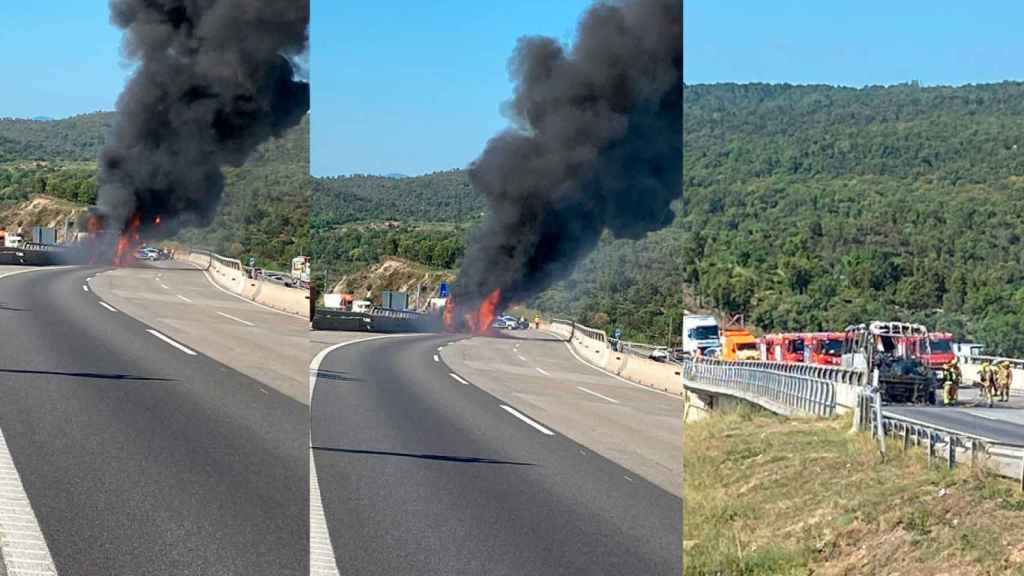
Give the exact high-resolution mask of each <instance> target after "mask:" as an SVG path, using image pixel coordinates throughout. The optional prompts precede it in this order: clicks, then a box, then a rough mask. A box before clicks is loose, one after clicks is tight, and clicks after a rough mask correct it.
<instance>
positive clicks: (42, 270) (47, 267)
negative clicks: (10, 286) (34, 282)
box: [0, 265, 74, 280]
mask: <svg viewBox="0 0 1024 576" xmlns="http://www.w3.org/2000/svg"><path fill="white" fill-rule="evenodd" d="M65 268H74V266H71V265H68V266H46V267H44V268H29V269H28V270H15V271H13V272H4V273H3V274H0V280H2V279H4V278H7V277H9V276H17V275H18V274H28V273H29V272H45V271H47V270H63V269H65Z"/></svg>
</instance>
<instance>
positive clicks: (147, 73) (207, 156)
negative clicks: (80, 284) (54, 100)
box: [98, 0, 309, 236]
mask: <svg viewBox="0 0 1024 576" xmlns="http://www.w3.org/2000/svg"><path fill="white" fill-rule="evenodd" d="M110 11H111V20H112V22H113V23H114V24H115V25H117V26H118V27H120V28H122V29H124V41H123V46H122V50H123V52H124V54H125V56H126V57H128V58H129V59H131V60H133V61H135V62H137V64H138V66H137V68H136V70H135V72H134V75H133V76H132V77H131V79H130V80H129V82H128V85H127V87H126V88H125V90H124V92H123V93H122V94H121V96H120V98H119V99H118V102H117V119H116V123H115V125H114V128H113V132H112V134H111V137H110V139H109V141H108V143H107V145H106V147H105V148H104V149H103V151H102V153H101V158H100V190H99V200H98V205H99V207H100V209H101V210H102V212H103V213H104V214H105V216H106V218H107V229H108V230H113V231H117V232H119V231H121V230H124V229H125V227H126V226H128V225H129V223H130V221H131V220H132V219H133V217H134V216H138V217H139V220H140V221H141V223H142V228H143V230H144V231H147V229H150V230H148V232H149V233H148V234H147V235H148V236H154V235H160V236H164V235H169V234H172V233H173V232H174V230H175V229H176V228H178V227H180V226H206V225H209V224H210V222H211V221H212V219H213V217H214V215H215V214H216V211H217V207H218V205H219V204H220V198H221V193H222V192H223V189H224V176H223V174H222V173H221V167H222V166H239V165H241V164H242V163H244V162H245V160H246V158H247V157H248V156H249V154H250V153H251V152H252V151H253V150H254V149H255V148H256V147H257V146H258V145H259V144H260V143H262V142H264V141H265V140H268V139H269V138H271V137H276V136H279V135H281V134H282V133H283V132H285V131H286V130H287V129H288V128H290V127H292V126H294V125H295V124H297V123H298V122H299V121H300V120H301V119H302V117H303V115H304V114H305V113H306V111H307V110H308V109H309V84H308V83H307V82H305V81H303V80H301V79H299V78H297V76H298V75H299V74H300V72H299V71H297V69H296V66H295V65H294V61H295V60H296V59H297V58H299V57H301V55H302V54H304V53H305V52H306V50H307V46H308V25H309V0H111V2H110ZM157 216H160V218H161V221H162V223H163V224H162V226H160V227H159V229H158V230H152V228H153V223H154V222H155V219H156V217H157Z"/></svg>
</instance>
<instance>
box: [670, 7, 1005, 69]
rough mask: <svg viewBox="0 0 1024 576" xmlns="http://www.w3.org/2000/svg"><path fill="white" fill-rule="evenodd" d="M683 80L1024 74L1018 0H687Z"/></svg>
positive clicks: (684, 20)
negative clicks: (769, 0) (978, 0)
mask: <svg viewBox="0 0 1024 576" xmlns="http://www.w3.org/2000/svg"><path fill="white" fill-rule="evenodd" d="M685 6H686V8H685V14H684V19H683V22H684V27H685V28H684V33H683V34H684V60H683V67H684V72H683V76H684V79H685V81H686V82H687V83H691V84H697V83H705V82H726V81H728V82H789V83H792V84H819V83H820V84H841V85H847V86H857V87H860V86H865V85H873V84H896V83H901V82H909V81H912V80H917V81H919V82H921V84H925V85H937V84H943V85H961V84H970V83H985V82H999V81H1002V80H1020V79H1022V78H1024V73H1022V71H1024V34H1022V33H1021V22H1022V21H1024V3H1021V2H1013V1H1009V0H994V1H987V2H964V1H961V0H958V1H952V0H937V1H931V2H929V1H925V0H898V1H897V0H887V1H883V0H859V1H853V0H842V1H834V0H829V1H819V2H813V1H811V0H773V1H771V2H761V1H759V0H758V1H755V0H731V1H724V2H718V1H712V0H690V1H689V2H687V3H686V4H685Z"/></svg>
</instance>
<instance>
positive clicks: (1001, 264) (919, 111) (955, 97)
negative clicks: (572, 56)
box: [313, 83, 1024, 355]
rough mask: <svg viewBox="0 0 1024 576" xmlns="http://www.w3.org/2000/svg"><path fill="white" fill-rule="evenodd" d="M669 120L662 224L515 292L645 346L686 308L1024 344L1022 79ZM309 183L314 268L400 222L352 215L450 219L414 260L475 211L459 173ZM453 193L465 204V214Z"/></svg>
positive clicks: (693, 107)
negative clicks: (317, 244)
mask: <svg viewBox="0 0 1024 576" xmlns="http://www.w3.org/2000/svg"><path fill="white" fill-rule="evenodd" d="M684 133H685V136H684V143H685V147H684V187H685V191H686V193H685V198H684V199H682V200H680V201H678V202H676V204H675V206H674V210H675V212H676V214H678V215H679V216H678V217H677V218H676V221H675V222H674V223H673V224H672V225H671V226H670V227H668V228H667V229H665V230H662V231H660V232H656V233H654V234H652V235H650V236H649V237H648V238H645V239H643V240H639V241H630V240H617V239H614V238H610V237H605V238H604V239H602V242H601V246H600V248H599V249H598V250H597V251H596V252H595V253H594V254H592V255H590V256H589V257H588V258H586V259H585V260H584V261H583V262H581V263H580V265H579V266H578V267H577V270H576V272H575V273H574V274H573V276H572V277H571V278H569V279H567V280H565V281H563V282H561V283H559V284H557V285H556V286H555V287H553V288H552V289H551V290H549V291H547V292H546V293H544V294H542V295H541V296H540V297H538V298H537V299H536V301H535V302H532V303H531V304H533V305H534V306H537V307H539V308H541V309H544V310H547V311H549V312H552V313H558V314H567V315H571V316H574V317H576V318H579V319H581V320H583V321H586V322H590V323H592V324H595V325H598V326H601V327H605V328H608V329H609V330H610V329H612V328H614V327H620V328H622V329H623V330H624V332H625V334H626V336H627V337H630V338H638V339H647V340H652V341H659V342H666V341H667V338H668V335H669V328H670V326H674V327H675V328H674V329H673V330H672V332H678V325H679V318H680V315H681V314H682V311H683V309H684V308H685V309H690V310H694V309H713V310H716V311H719V312H721V313H722V314H724V315H730V316H731V315H734V314H742V315H744V316H745V318H746V320H747V321H748V323H750V324H752V325H754V326H755V327H757V328H758V329H761V330H816V329H842V328H843V327H845V326H846V325H847V324H850V323H857V322H863V321H868V320H872V319H886V318H888V319H905V320H915V321H923V322H925V323H927V324H928V325H929V326H930V327H932V328H935V329H948V330H951V331H953V332H955V333H956V334H957V336H958V337H961V338H973V339H976V340H979V341H981V342H983V343H985V344H987V345H988V347H989V350H990V351H992V352H997V353H1007V354H1017V355H1019V354H1024V283H1022V280H1024V266H1022V264H1024V252H1022V250H1021V248H1022V246H1021V243H1022V238H1024V194H1022V192H1024V84H1020V83H1003V84H995V85H981V86H965V87H959V88H947V87H935V88H923V87H920V86H917V85H916V84H906V85H899V86H891V87H869V88H865V89H851V88H836V87H829V86H789V85H764V84H749V85H734V84H720V85H697V86H687V87H686V88H685V113H684ZM325 183H327V184H329V185H327V186H325V185H324V184H325ZM317 186H318V187H317V192H316V193H315V196H316V198H315V201H314V215H313V222H314V233H316V234H322V235H323V234H326V235H333V236H336V237H337V238H342V237H344V238H345V241H344V242H340V241H339V242H338V246H343V248H339V249H331V250H327V251H325V253H324V256H325V262H330V263H332V264H334V263H346V262H347V263H350V264H351V263H353V262H356V261H361V260H363V259H366V258H367V257H369V256H372V255H377V254H382V253H387V252H390V251H393V247H394V246H396V244H395V243H394V242H393V241H390V240H388V241H385V242H384V243H382V241H381V240H380V238H379V236H381V235H394V236H396V237H397V236H399V235H400V234H403V233H405V232H406V230H404V229H399V230H391V231H381V230H379V229H372V228H367V227H363V228H362V230H363V232H360V229H359V228H358V227H353V226H352V225H351V223H352V222H356V221H359V220H374V219H388V218H394V219H399V220H405V219H412V220H415V221H418V222H421V223H423V222H427V221H431V220H433V221H436V222H444V223H448V224H453V223H458V222H459V221H460V220H461V221H462V222H463V223H464V225H465V226H464V227H463V228H459V227H456V226H450V227H449V228H447V229H446V230H445V231H443V232H436V233H435V234H436V235H435V236H433V237H431V238H430V239H428V240H424V241H423V242H424V244H425V245H424V246H423V247H422V248H420V249H418V252H419V253H420V254H425V255H428V256H427V257H426V258H421V257H417V256H416V255H415V254H413V255H411V256H410V254H409V253H408V252H407V253H406V254H405V256H406V257H409V258H411V259H413V260H417V261H420V262H424V263H427V264H432V262H431V261H430V257H431V256H432V255H433V254H434V252H435V251H434V250H432V249H431V248H432V247H433V248H436V247H437V246H438V245H439V244H442V243H444V242H447V241H449V240H451V239H453V238H458V239H462V238H464V237H465V229H467V228H468V227H470V226H472V224H473V223H475V222H477V221H478V214H479V211H480V210H482V209H483V204H482V202H481V199H480V198H478V197H476V196H475V195H474V194H473V193H472V190H471V189H468V188H467V186H468V184H466V179H465V174H464V173H462V172H459V171H455V172H445V173H440V174H433V175H428V176H423V177H419V178H409V179H397V180H396V179H388V178H376V177H354V178H335V179H329V180H326V181H325V180H320V181H318V183H317ZM432 198H437V199H438V202H432V201H431V199H432ZM455 199H459V200H460V201H461V203H462V206H463V207H465V206H473V208H472V210H465V208H464V211H465V213H464V214H463V216H462V218H463V219H464V220H462V219H460V218H458V215H457V214H456V215H453V214H452V211H451V207H452V206H453V200H455ZM456 205H457V204H456ZM345 224H348V225H347V226H345ZM371 231H372V234H371ZM361 233H365V234H366V236H365V237H366V243H365V246H366V247H370V246H372V247H373V248H372V249H370V250H361V248H363V247H364V246H362V245H360V244H359V240H358V238H359V234H361ZM446 235H447V237H446ZM382 245H383V246H384V248H381V246H382ZM346 250H347V252H346ZM353 250H355V252H353Z"/></svg>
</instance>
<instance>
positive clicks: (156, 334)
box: [146, 328, 197, 356]
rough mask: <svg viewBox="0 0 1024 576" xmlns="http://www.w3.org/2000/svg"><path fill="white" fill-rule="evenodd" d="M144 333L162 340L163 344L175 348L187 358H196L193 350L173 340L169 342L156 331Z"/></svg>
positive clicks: (150, 329) (149, 330) (168, 339)
mask: <svg viewBox="0 0 1024 576" xmlns="http://www.w3.org/2000/svg"><path fill="white" fill-rule="evenodd" d="M146 332H149V333H150V334H152V335H153V336H156V337H157V338H159V339H161V340H163V341H164V342H167V343H168V344H170V345H171V346H174V347H175V348H177V349H178V350H181V351H182V352H184V353H185V354H188V355H189V356H196V355H197V354H196V352H195V350H192V349H191V348H188V347H186V346H184V345H182V344H178V343H177V342H175V341H174V340H171V339H170V338H168V337H167V336H164V335H163V334H161V333H159V332H157V331H156V330H153V329H152V328H149V329H147V330H146Z"/></svg>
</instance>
